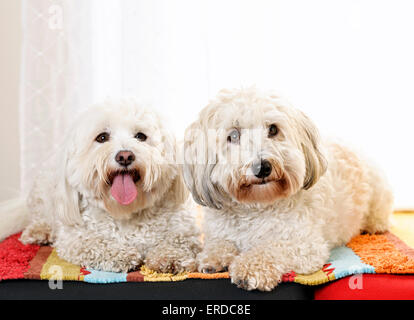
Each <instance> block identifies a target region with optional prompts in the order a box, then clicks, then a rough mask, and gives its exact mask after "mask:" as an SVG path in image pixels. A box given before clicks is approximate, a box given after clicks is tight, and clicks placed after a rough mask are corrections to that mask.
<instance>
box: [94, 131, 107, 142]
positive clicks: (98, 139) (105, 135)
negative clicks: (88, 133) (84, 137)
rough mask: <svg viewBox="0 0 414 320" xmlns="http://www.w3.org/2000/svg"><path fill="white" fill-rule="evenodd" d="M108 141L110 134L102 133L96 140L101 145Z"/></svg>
mask: <svg viewBox="0 0 414 320" xmlns="http://www.w3.org/2000/svg"><path fill="white" fill-rule="evenodd" d="M108 140H109V133H108V132H102V133H100V134H99V135H98V136H97V137H96V138H95V141H96V142H99V143H104V142H107V141H108Z"/></svg>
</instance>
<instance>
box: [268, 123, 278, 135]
mask: <svg viewBox="0 0 414 320" xmlns="http://www.w3.org/2000/svg"><path fill="white" fill-rule="evenodd" d="M278 132H279V128H278V127H277V126H276V125H275V124H271V125H270V126H269V137H274V136H276V135H277V134H278Z"/></svg>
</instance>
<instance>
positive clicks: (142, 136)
mask: <svg viewBox="0 0 414 320" xmlns="http://www.w3.org/2000/svg"><path fill="white" fill-rule="evenodd" d="M135 138H136V139H138V140H139V141H145V140H147V136H146V135H145V134H143V133H142V132H138V133H137V135H136V136H135Z"/></svg>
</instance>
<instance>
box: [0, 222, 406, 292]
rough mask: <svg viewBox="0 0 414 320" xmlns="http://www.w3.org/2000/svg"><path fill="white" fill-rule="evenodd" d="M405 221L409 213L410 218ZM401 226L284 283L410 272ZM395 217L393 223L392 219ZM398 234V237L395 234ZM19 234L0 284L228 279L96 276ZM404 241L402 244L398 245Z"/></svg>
mask: <svg viewBox="0 0 414 320" xmlns="http://www.w3.org/2000/svg"><path fill="white" fill-rule="evenodd" d="M410 216H411V217H410V223H412V222H413V221H414V215H410ZM406 218H407V217H406V216H404V215H402V216H400V217H398V219H399V220H401V221H403V222H402V223H401V227H399V228H397V229H396V228H394V229H392V232H387V233H386V234H382V235H359V236H356V237H355V238H353V239H352V240H351V241H350V242H349V243H348V244H347V246H343V247H338V248H335V249H333V250H332V252H331V256H330V258H329V261H328V263H327V264H326V265H325V266H324V267H323V268H322V269H321V270H319V271H318V272H316V273H314V274H311V275H301V274H296V273H295V272H294V271H292V272H290V273H287V274H285V275H284V276H283V281H284V282H297V283H301V284H304V285H318V284H322V283H326V282H329V281H333V280H335V279H340V278H343V277H345V276H348V275H353V274H361V273H377V274H381V273H387V274H414V249H413V248H412V247H411V246H413V243H414V240H413V239H414V236H413V233H412V232H414V231H411V230H414V229H410V230H408V229H404V228H407V223H406V222H405V223H404V221H405V220H404V219H406ZM398 219H397V220H398ZM397 234H398V236H397ZM19 236H20V234H16V235H13V236H11V237H9V238H7V239H6V240H4V241H3V242H2V243H0V280H9V279H37V280H72V281H84V282H89V283H113V282H142V281H182V280H185V279H191V278H193V279H194V278H196V279H220V278H229V275H228V273H227V272H223V273H215V274H203V273H181V274H176V275H173V274H164V273H157V272H154V271H152V270H149V269H148V268H146V267H145V266H143V267H141V269H140V270H138V271H134V272H129V273H113V272H102V271H97V270H91V269H85V268H82V267H80V266H76V265H73V264H71V263H68V262H66V261H64V260H62V259H60V258H59V257H58V255H57V254H56V250H55V249H53V248H52V247H48V246H42V247H41V246H38V245H23V244H22V243H20V241H19V240H18V239H19ZM403 240H404V241H403Z"/></svg>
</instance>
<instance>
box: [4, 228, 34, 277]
mask: <svg viewBox="0 0 414 320" xmlns="http://www.w3.org/2000/svg"><path fill="white" fill-rule="evenodd" d="M19 237H20V233H18V234H15V235H13V236H10V237H8V238H7V239H6V240H4V241H3V242H1V243H0V280H7V279H22V278H24V273H25V272H26V271H27V270H28V269H29V266H30V261H31V260H32V259H33V257H34V256H35V255H36V253H37V251H38V250H39V248H40V246H38V245H33V244H28V245H24V244H22V243H21V242H20V241H19Z"/></svg>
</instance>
